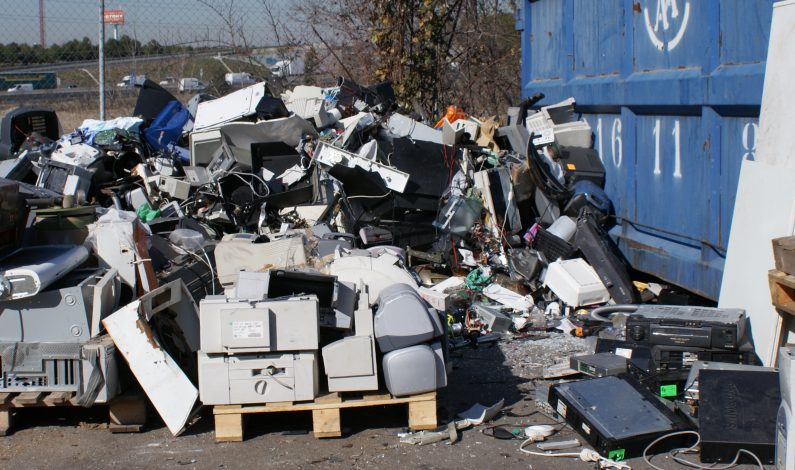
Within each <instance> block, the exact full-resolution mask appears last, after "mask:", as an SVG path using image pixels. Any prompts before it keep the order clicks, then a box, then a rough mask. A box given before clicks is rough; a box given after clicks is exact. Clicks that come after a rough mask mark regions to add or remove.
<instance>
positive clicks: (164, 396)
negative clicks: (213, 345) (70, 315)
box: [102, 280, 199, 435]
mask: <svg viewBox="0 0 795 470" xmlns="http://www.w3.org/2000/svg"><path fill="white" fill-rule="evenodd" d="M102 324H103V325H105V329H107V331H108V333H109V334H110V336H111V338H113V342H114V343H115V344H116V347H117V348H118V350H119V352H120V353H121V355H122V356H124V359H126V360H127V363H128V364H129V366H130V370H131V371H132V373H133V374H134V375H135V378H136V379H137V380H138V383H139V384H141V388H143V390H144V392H145V393H146V396H147V397H149V400H150V401H151V402H152V404H153V405H154V406H155V409H156V410H157V412H158V413H159V414H160V417H161V418H163V421H164V422H165V423H166V426H167V427H168V429H169V431H171V433H172V434H174V435H178V434H179V433H181V432H182V430H183V428H184V427H185V425H186V423H187V422H188V420H189V419H190V417H191V415H192V414H193V410H194V408H195V406H194V405H195V403H196V400H197V399H198V398H199V390H198V389H197V388H196V386H195V385H194V384H193V382H192V381H191V379H190V378H189V376H193V377H194V380H195V377H196V373H197V372H196V356H195V353H196V351H198V349H199V315H198V311H197V309H196V304H195V303H194V302H193V299H192V298H191V297H190V293H189V292H188V290H187V288H186V287H185V284H183V282H182V281H181V280H178V281H173V282H169V283H168V284H166V285H164V286H162V287H159V288H157V289H154V290H152V291H151V292H149V293H147V294H144V295H143V296H141V297H140V298H139V299H138V300H135V301H133V302H131V303H129V304H127V305H125V306H124V307H122V308H121V309H119V310H117V311H116V312H115V313H113V314H112V315H110V316H109V317H107V318H105V319H104V320H102Z"/></svg>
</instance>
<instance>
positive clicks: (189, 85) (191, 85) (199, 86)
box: [179, 78, 207, 92]
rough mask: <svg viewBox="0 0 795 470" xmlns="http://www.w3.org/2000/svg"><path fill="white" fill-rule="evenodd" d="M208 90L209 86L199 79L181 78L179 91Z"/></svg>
mask: <svg viewBox="0 0 795 470" xmlns="http://www.w3.org/2000/svg"><path fill="white" fill-rule="evenodd" d="M205 88H207V85H205V84H204V83H202V82H201V81H199V79H198V78H180V79H179V91H180V92H185V91H202V90H204V89H205Z"/></svg>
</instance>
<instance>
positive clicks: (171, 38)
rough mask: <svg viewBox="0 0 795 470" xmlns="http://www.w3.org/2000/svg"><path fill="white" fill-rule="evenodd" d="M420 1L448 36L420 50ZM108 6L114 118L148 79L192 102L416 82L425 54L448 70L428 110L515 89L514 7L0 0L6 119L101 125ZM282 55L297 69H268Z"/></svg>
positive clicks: (317, 0) (441, 1) (443, 2)
mask: <svg viewBox="0 0 795 470" xmlns="http://www.w3.org/2000/svg"><path fill="white" fill-rule="evenodd" d="M414 3H416V4H417V5H420V4H421V5H425V6H423V8H425V9H426V10H427V11H436V12H437V13H438V12H440V11H443V12H448V13H449V14H448V13H445V15H444V18H443V21H444V22H443V23H441V28H442V30H444V34H441V35H437V36H433V35H425V36H422V37H426V36H427V37H428V38H431V39H433V38H436V39H440V41H439V43H438V45H434V46H432V47H424V48H423V49H422V50H419V51H417V50H413V49H414V48H415V46H416V45H417V41H418V40H419V39H420V36H418V34H417V33H418V32H419V31H420V29H416V28H422V25H423V24H425V23H426V20H424V19H422V18H420V17H419V16H418V15H417V13H416V12H415V11H414V10H413V8H414V7H412V5H413V4H414ZM103 4H104V11H105V15H104V31H105V42H104V48H103V49H104V58H105V68H104V70H105V77H104V81H103V82H104V85H105V90H106V92H105V93H104V96H105V97H106V101H107V106H106V108H107V113H106V117H107V118H112V117H117V116H125V115H129V113H130V112H131V110H132V108H133V103H134V100H135V97H136V95H137V93H136V90H135V86H134V85H135V84H136V83H141V82H142V81H143V80H144V79H149V80H152V81H154V82H156V83H159V84H160V85H162V86H163V87H165V88H167V89H169V90H170V91H172V92H173V93H174V94H175V96H177V97H179V98H180V99H185V100H187V99H189V98H190V96H191V95H192V94H194V93H195V92H197V91H201V90H204V91H206V92H207V93H210V94H214V95H216V96H218V95H222V94H224V93H227V92H228V91H229V90H230V89H231V88H234V87H239V86H242V85H245V84H247V83H251V82H253V81H255V80H262V79H265V80H268V81H269V84H270V85H271V88H272V89H273V91H276V92H278V91H280V89H282V88H285V87H288V86H290V87H291V86H293V85H295V84H298V83H307V84H317V85H331V84H333V83H334V80H335V78H336V77H337V76H345V77H347V78H349V79H353V80H354V81H356V82H359V83H363V84H370V83H374V82H375V81H378V80H381V79H390V80H393V81H397V82H406V83H409V81H410V80H411V78H412V76H413V75H412V74H415V73H416V72H417V70H415V69H417V67H418V64H422V63H424V62H427V60H429V58H431V59H432V60H433V61H434V62H435V63H436V62H438V63H439V66H433V67H431V68H430V69H428V70H426V71H425V72H426V74H428V73H429V72H430V77H431V79H432V81H433V77H434V76H438V77H439V79H438V83H437V84H436V85H435V86H436V87H437V88H435V89H434V90H433V92H432V94H433V99H434V100H436V101H437V104H435V105H434V106H433V107H431V111H430V113H431V114H432V113H434V112H436V111H437V110H438V109H440V107H441V106H446V105H447V104H459V105H464V106H465V107H467V108H468V109H471V110H472V111H474V112H479V113H481V114H483V115H486V114H496V113H500V112H502V111H503V110H504V109H505V106H506V105H509V104H515V101H516V100H517V98H518V94H519V93H518V91H519V87H518V83H519V80H518V70H519V41H518V33H517V32H516V31H515V30H514V28H513V12H514V10H515V2H512V1H509V0H497V1H491V0H399V1H397V2H396V3H395V4H392V3H390V2H385V1H383V0H378V1H373V2H361V1H360V0H168V1H165V0H163V1H161V0H24V1H21V2H20V1H12V0H0V7H2V9H0V11H2V12H3V14H2V15H0V115H2V114H3V113H4V112H5V110H7V109H10V108H13V107H14V106H18V105H20V104H26V105H42V106H47V107H50V108H52V109H54V110H55V111H57V112H58V115H59V117H60V119H61V121H62V123H63V127H64V129H70V128H73V126H75V125H77V124H79V123H80V122H81V121H82V119H84V118H97V117H99V108H100V107H99V101H100V93H99V89H100V80H101V77H100V74H99V68H100V67H99V66H98V62H99V61H98V59H99V47H98V45H99V42H100V40H99V38H100V25H101V23H102V22H103V21H101V18H103V17H102V15H101V13H100V9H101V6H102V5H103ZM417 5H414V6H417ZM428 5H431V7H430V9H431V10H428V8H429V7H428ZM392 10H394V11H392ZM407 13H408V15H407ZM385 15H393V16H392V17H386V16H385ZM400 15H402V16H400ZM453 15H455V16H453ZM407 21H408V23H407ZM396 22H397V23H396ZM398 26H400V28H399V27H398ZM442 30H440V32H441V31H442ZM390 31H392V32H395V34H393V35H391V36H385V35H384V33H385V32H390ZM379 34H380V36H379ZM374 38H380V41H381V42H380V43H379V42H378V41H376V40H375V39H374ZM423 41H424V39H423ZM376 44H382V46H378V47H380V49H381V50H378V49H376ZM442 44H443V45H444V47H445V49H444V50H443V51H439V50H438V47H439V45H442ZM401 54H402V55H401ZM423 54H425V55H423ZM284 61H288V62H290V64H291V65H289V66H286V65H285V66H284V67H282V68H283V70H282V72H281V73H280V72H277V73H276V74H272V71H273V70H281V69H280V68H279V64H282V65H284ZM426 65H427V64H426ZM274 67H275V69H274ZM426 68H427V67H426ZM437 72H438V73H437ZM274 75H276V76H274ZM407 80H408V81H407ZM419 83H422V82H421V81H420V82H419ZM181 85H182V86H181ZM440 87H441V88H440ZM9 89H12V91H6V90H9ZM440 90H441V91H440ZM398 91H399V93H400V89H398ZM409 91H412V90H409ZM412 93H413V95H411V93H405V94H406V95H411V96H406V99H405V100H404V104H406V106H408V107H410V108H413V109H414V110H420V108H424V109H425V110H426V111H427V110H428V109H429V107H428V106H427V105H425V106H423V105H424V104H427V98H428V96H427V95H429V93H428V92H425V91H424V90H419V91H417V90H413V91H412ZM423 94H424V95H426V96H424V97H423V96H419V98H420V99H417V96H416V95H423ZM431 117H432V116H428V118H431Z"/></svg>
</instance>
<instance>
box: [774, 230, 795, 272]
mask: <svg viewBox="0 0 795 470" xmlns="http://www.w3.org/2000/svg"><path fill="white" fill-rule="evenodd" d="M773 259H774V260H775V262H776V269H778V270H779V271H782V272H783V273H785V274H795V236H790V237H781V238H774V239H773Z"/></svg>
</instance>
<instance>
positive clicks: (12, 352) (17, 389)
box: [0, 180, 121, 406]
mask: <svg viewBox="0 0 795 470" xmlns="http://www.w3.org/2000/svg"><path fill="white" fill-rule="evenodd" d="M0 193H2V196H0V234H2V238H0V393H6V394H27V393H32V392H36V393H38V395H37V396H38V397H40V398H43V397H45V396H46V395H48V394H51V393H59V394H60V396H61V397H63V399H62V400H61V402H63V403H67V402H68V403H71V404H74V405H80V406H91V405H93V404H94V403H108V402H109V401H110V400H111V399H113V398H114V397H115V396H116V395H117V394H118V393H119V392H120V389H121V384H120V380H119V374H118V369H119V367H118V364H117V362H116V361H117V360H116V354H115V352H116V348H115V346H114V344H113V342H112V341H111V339H110V337H109V336H108V335H107V334H104V332H103V331H102V328H101V324H100V321H101V320H102V319H103V318H104V317H106V316H107V315H108V314H110V313H111V312H113V311H114V310H115V309H116V307H117V306H118V303H119V300H120V295H121V282H120V278H119V276H118V272H117V270H116V269H112V268H103V267H97V266H96V264H94V265H93V267H91V266H87V265H86V263H85V262H86V261H87V260H88V258H89V250H88V249H87V248H85V247H84V246H82V245H80V244H77V245H64V244H46V245H38V246H26V247H20V246H19V245H20V239H21V237H22V236H23V235H24V233H25V232H24V230H23V227H24V226H25V222H26V220H27V210H26V198H27V196H28V195H29V194H26V193H25V192H21V191H20V187H19V184H18V183H16V182H12V181H8V180H0ZM39 234H40V235H42V236H44V234H42V233H41V232H39ZM6 396H8V395H6Z"/></svg>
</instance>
